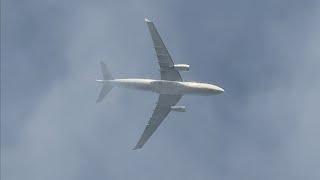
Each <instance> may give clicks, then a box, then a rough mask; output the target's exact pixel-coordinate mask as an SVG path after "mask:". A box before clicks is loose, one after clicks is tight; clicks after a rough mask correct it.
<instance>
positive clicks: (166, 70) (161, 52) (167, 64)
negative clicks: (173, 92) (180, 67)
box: [145, 19, 182, 81]
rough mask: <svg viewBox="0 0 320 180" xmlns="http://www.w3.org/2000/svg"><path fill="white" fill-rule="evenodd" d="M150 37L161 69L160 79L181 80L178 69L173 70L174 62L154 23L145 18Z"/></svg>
mask: <svg viewBox="0 0 320 180" xmlns="http://www.w3.org/2000/svg"><path fill="white" fill-rule="evenodd" d="M145 21H146V23H147V25H148V28H149V31H150V34H151V37H152V42H153V46H154V49H155V51H156V54H157V58H158V63H159V66H160V71H161V79H162V80H169V81H182V78H181V75H180V73H179V71H177V70H175V69H174V68H173V67H174V63H173V61H172V59H171V56H170V54H169V51H168V49H167V48H166V46H165V45H164V43H163V41H162V39H161V37H160V35H159V33H158V31H157V29H156V27H155V25H154V24H153V22H151V21H150V20H148V19H145Z"/></svg>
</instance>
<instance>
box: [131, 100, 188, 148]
mask: <svg viewBox="0 0 320 180" xmlns="http://www.w3.org/2000/svg"><path fill="white" fill-rule="evenodd" d="M181 97H182V96H181V95H167V94H160V95H159V99H158V103H157V106H156V108H155V110H154V111H153V114H152V117H151V118H150V120H149V122H148V124H147V126H146V128H145V129H144V131H143V133H142V135H141V137H140V140H139V142H138V143H137V145H136V146H135V147H134V149H140V148H142V146H143V145H144V144H145V143H146V142H147V141H148V139H149V138H150V137H151V136H152V134H153V133H154V132H155V131H156V129H157V128H158V127H159V126H160V124H161V122H162V121H163V120H164V119H165V118H166V117H167V115H168V114H169V113H170V111H171V106H174V105H176V104H177V103H178V101H179V100H180V98H181Z"/></svg>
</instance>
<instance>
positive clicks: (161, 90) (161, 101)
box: [96, 19, 224, 149]
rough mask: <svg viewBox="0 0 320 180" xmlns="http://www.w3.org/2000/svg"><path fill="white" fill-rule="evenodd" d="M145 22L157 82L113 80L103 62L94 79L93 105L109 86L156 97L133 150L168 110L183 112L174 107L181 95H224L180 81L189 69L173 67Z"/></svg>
mask: <svg viewBox="0 0 320 180" xmlns="http://www.w3.org/2000/svg"><path fill="white" fill-rule="evenodd" d="M145 21H146V23H147V26H148V28H149V31H150V34H151V37H152V41H153V45H154V48H155V51H156V55H157V59H158V63H159V66H160V75H161V80H153V79H113V77H112V75H111V74H110V73H109V71H108V69H107V67H106V65H105V64H104V63H103V62H101V71H102V75H103V79H102V80H96V81H97V82H99V83H102V84H103V86H102V90H101V91H100V94H99V97H98V99H97V103H98V102H101V101H102V100H103V98H104V97H105V96H106V95H107V94H108V93H109V92H110V90H111V89H112V88H113V87H123V88H131V89H138V90H146V91H152V92H156V93H158V94H159V98H158V102H157V106H156V108H155V110H154V111H153V114H152V117H151V118H150V120H149V122H148V123H147V126H146V128H145V130H144V132H143V133H142V135H141V137H140V140H139V141H138V143H137V145H136V146H135V147H134V149H140V148H142V147H143V145H144V144H145V143H146V142H147V140H148V139H149V138H150V137H151V135H152V134H153V133H154V131H155V130H156V129H157V128H158V127H159V125H160V124H161V122H162V121H163V120H164V119H165V117H166V116H167V115H168V114H169V112H170V111H177V112H185V107H184V106H176V104H177V103H178V101H179V100H180V99H181V97H182V96H183V95H185V94H194V95H216V94H220V93H222V92H224V90H223V89H222V88H220V87H218V86H216V85H213V84H207V83H198V82H186V81H183V80H182V78H181V75H180V73H179V71H189V68H190V66H189V65H187V64H174V63H173V61H172V59H171V56H170V54H169V52H168V50H167V48H166V47H165V45H164V43H163V41H162V39H161V37H160V35H159V33H158V31H157V29H156V28H155V26H154V24H153V23H152V22H151V21H150V20H148V19H145Z"/></svg>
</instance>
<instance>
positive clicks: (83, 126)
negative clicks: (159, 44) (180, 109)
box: [1, 0, 320, 179]
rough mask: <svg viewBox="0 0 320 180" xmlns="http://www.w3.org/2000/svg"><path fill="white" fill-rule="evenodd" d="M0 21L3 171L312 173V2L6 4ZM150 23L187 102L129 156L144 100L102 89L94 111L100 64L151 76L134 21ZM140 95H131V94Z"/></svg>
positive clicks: (57, 174) (67, 175)
mask: <svg viewBox="0 0 320 180" xmlns="http://www.w3.org/2000/svg"><path fill="white" fill-rule="evenodd" d="M2 5H3V6H2V10H3V12H2V16H1V22H2V26H1V32H2V37H3V38H1V44H2V46H1V48H2V49H1V51H2V53H1V60H2V61H1V178H3V179H22V178H24V179H88V178H95V179H132V178H135V179H212V178H216V179H318V178H319V177H320V174H319V172H318V171H317V170H318V169H319V167H320V164H319V162H320V156H319V154H318V152H319V150H320V145H319V143H318V142H317V137H319V131H318V127H319V125H320V124H319V121H318V119H319V118H318V112H317V106H318V102H319V99H320V98H319V93H318V91H319V90H320V83H319V82H320V81H319V77H320V76H319V75H320V74H319V71H318V69H319V67H320V63H319V62H320V61H319V57H320V53H319V52H318V47H319V43H320V36H319V33H318V32H319V30H320V29H319V28H320V25H319V23H318V21H317V19H318V18H319V16H320V15H319V7H320V6H319V4H318V3H317V2H316V1H307V2H299V1H285V0H283V1H268V2H256V1H249V0H248V1H242V2H238V1H224V2H219V1H214V2H209V1H202V2H186V3H183V2H182V1H175V2H169V1H161V2H149V1H139V2H133V1H121V2H119V1H106V2H103V1H93V2H90V3H89V2H84V1H80V2H72V1H69V2H64V1H37V0H33V1H29V2H28V3H27V2H21V1H5V2H3V4H2ZM145 16H148V17H151V18H152V19H154V20H155V23H156V24H157V26H158V29H159V31H160V33H161V35H162V36H163V39H164V40H165V42H166V44H167V46H168V48H169V49H170V51H171V54H172V56H173V57H174V59H175V61H176V62H186V63H189V64H191V66H192V71H191V72H189V73H184V74H183V76H184V78H185V79H194V80H203V81H210V82H213V83H218V84H219V85H221V86H222V87H224V88H225V89H226V93H225V94H223V95H222V96H216V97H210V98H203V97H192V96H190V97H189V96H186V97H184V98H183V99H182V101H181V103H180V104H186V105H187V106H188V112H187V113H185V114H175V113H172V114H170V116H169V117H168V118H167V120H166V121H165V122H164V123H163V124H162V126H161V128H160V129H159V131H158V132H156V134H155V135H154V136H153V137H152V140H151V141H150V142H148V144H147V145H146V146H145V148H144V149H142V150H141V151H132V150H131V148H132V146H133V145H134V144H135V143H136V141H137V140H138V137H139V135H140V133H141V132H142V130H143V128H144V126H145V123H146V122H147V119H148V117H149V116H150V115H151V112H152V109H153V108H154V107H153V106H154V103H155V101H156V95H155V94H152V93H146V92H139V91H130V90H123V89H114V90H113V91H112V92H111V93H110V94H109V96H108V97H107V99H106V101H105V102H104V103H103V104H99V105H96V104H95V98H96V96H97V93H98V91H99V86H98V85H96V84H95V82H94V81H93V80H94V79H95V78H96V77H98V76H100V74H99V72H98V70H99V69H98V67H97V66H98V62H99V61H100V60H104V61H105V62H107V64H108V65H109V66H110V69H112V72H113V74H114V76H115V77H151V78H158V72H157V69H158V67H157V64H156V61H155V56H154V53H153V49H152V45H151V39H150V37H149V34H148V31H147V28H146V27H145V25H144V22H143V18H144V17H145ZM141 97H143V99H141Z"/></svg>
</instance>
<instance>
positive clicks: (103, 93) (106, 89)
mask: <svg viewBox="0 0 320 180" xmlns="http://www.w3.org/2000/svg"><path fill="white" fill-rule="evenodd" d="M100 67H101V72H102V76H103V80H96V81H97V82H101V83H103V86H102V89H101V91H100V94H99V96H98V99H97V101H96V102H97V103H100V102H101V101H102V100H103V99H104V97H105V96H106V95H107V94H108V93H109V92H110V91H111V89H112V88H113V86H112V85H111V84H110V83H108V82H106V81H105V80H112V79H113V77H112V75H111V73H110V72H109V71H108V68H107V66H106V64H105V63H104V62H102V61H101V62H100Z"/></svg>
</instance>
